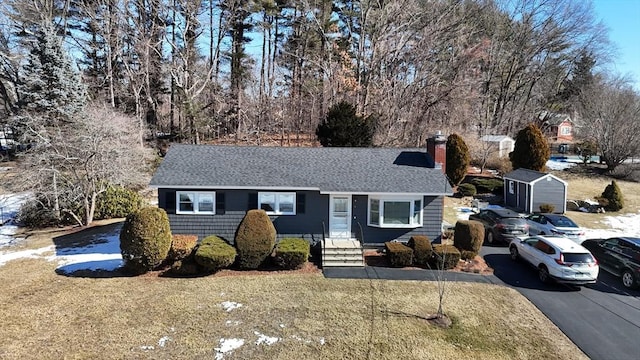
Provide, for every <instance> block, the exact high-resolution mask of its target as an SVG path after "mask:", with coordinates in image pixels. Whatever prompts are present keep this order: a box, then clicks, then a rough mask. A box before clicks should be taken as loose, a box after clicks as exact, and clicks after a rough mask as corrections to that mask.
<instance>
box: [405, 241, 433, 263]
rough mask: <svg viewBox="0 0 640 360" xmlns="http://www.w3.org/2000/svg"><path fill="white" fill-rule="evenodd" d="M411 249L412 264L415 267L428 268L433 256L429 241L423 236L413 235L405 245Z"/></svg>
mask: <svg viewBox="0 0 640 360" xmlns="http://www.w3.org/2000/svg"><path fill="white" fill-rule="evenodd" d="M407 246H409V247H410V248H411V249H413V262H414V263H415V264H416V265H420V266H428V265H429V261H431V256H433V247H431V241H430V240H429V238H428V237H426V236H424V235H414V236H412V237H411V238H410V239H409V242H408V243H407Z"/></svg>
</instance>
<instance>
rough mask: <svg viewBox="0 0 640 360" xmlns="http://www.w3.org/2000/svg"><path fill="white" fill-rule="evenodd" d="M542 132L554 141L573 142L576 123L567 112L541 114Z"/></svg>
mask: <svg viewBox="0 0 640 360" xmlns="http://www.w3.org/2000/svg"><path fill="white" fill-rule="evenodd" d="M540 120H541V122H542V127H541V128H542V132H543V133H544V135H545V136H546V137H547V139H548V140H549V141H550V142H552V143H556V142H573V135H574V128H575V124H574V123H573V121H572V120H571V116H569V115H567V114H554V113H549V112H546V111H545V112H543V113H542V114H540Z"/></svg>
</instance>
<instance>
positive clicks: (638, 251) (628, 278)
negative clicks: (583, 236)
mask: <svg viewBox="0 0 640 360" xmlns="http://www.w3.org/2000/svg"><path fill="white" fill-rule="evenodd" d="M582 245H583V246H584V247H586V248H587V249H589V251H591V253H592V254H593V256H595V257H596V259H598V262H599V263H600V267H602V268H603V269H604V270H606V271H608V272H610V273H612V274H613V275H615V276H619V277H620V278H621V279H622V285H624V287H626V288H628V289H633V288H637V287H638V286H640V238H635V237H616V238H611V239H589V240H585V241H584V242H583V243H582Z"/></svg>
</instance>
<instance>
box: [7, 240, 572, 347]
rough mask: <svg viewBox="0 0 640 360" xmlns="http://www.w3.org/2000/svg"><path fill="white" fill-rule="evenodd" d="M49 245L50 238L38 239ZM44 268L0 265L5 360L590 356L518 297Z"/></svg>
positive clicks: (502, 291)
mask: <svg viewBox="0 0 640 360" xmlns="http://www.w3.org/2000/svg"><path fill="white" fill-rule="evenodd" d="M38 242H39V243H40V244H42V240H40V241H38ZM54 270H55V264H53V263H51V262H47V261H45V260H44V259H19V260H13V261H10V262H7V263H6V264H5V265H4V266H2V267H0V281H2V283H3V284H4V288H3V291H2V292H1V293H0V303H1V304H2V307H1V308H0V319H1V320H0V323H1V325H2V326H0V358H3V359H23V358H38V359H43V358H51V359H59V358H87V359H92V358H101V359H108V358H111V359H115V358H154V359H162V358H166V359H170V358H215V359H223V358H224V359H244V358H252V359H301V358H308V359H364V358H372V359H464V358H477V359H513V358H535V359H543V358H548V359H551V358H554V359H555V358H566V359H571V358H584V356H583V355H582V353H581V352H580V351H579V350H578V349H577V348H576V347H575V346H574V345H573V344H572V343H571V342H570V341H569V340H568V339H567V338H566V336H564V335H563V334H562V332H560V331H559V330H558V329H557V328H556V327H555V326H554V325H553V324H552V323H551V322H550V321H549V320H548V319H547V318H546V317H544V315H542V314H541V313H540V311H538V310H537V309H536V308H535V307H534V306H533V305H532V304H531V303H529V302H528V301H527V300H526V299H525V298H524V297H522V296H521V295H520V294H519V293H518V292H517V291H515V290H513V289H509V288H506V287H501V286H489V285H481V284H468V283H449V285H448V286H449V292H448V294H447V297H446V299H445V312H446V313H447V314H448V315H449V316H450V317H451V318H452V319H453V326H452V328H450V329H446V330H445V329H441V328H439V327H436V326H434V325H431V324H429V323H428V322H427V321H425V319H424V318H425V317H427V316H428V315H430V314H433V313H435V311H436V309H437V305H438V302H437V291H436V283H433V282H412V281H403V282H396V281H369V280H328V279H325V278H324V277H322V275H319V274H300V275H296V274H293V275H292V274H288V275H241V276H225V277H211V276H209V277H201V278H180V279H176V278H162V277H157V276H153V275H146V276H140V277H112V278H78V277H67V276H63V275H57V274H56V272H55V271H54Z"/></svg>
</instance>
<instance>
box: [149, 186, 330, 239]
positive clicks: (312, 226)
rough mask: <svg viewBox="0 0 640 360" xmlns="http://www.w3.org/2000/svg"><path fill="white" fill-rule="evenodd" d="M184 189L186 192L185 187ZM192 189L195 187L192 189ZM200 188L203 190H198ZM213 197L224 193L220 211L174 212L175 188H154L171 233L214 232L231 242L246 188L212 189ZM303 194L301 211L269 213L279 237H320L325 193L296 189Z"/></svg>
mask: <svg viewBox="0 0 640 360" xmlns="http://www.w3.org/2000/svg"><path fill="white" fill-rule="evenodd" d="M184 191H188V189H185V190H184ZM194 191H196V190H194ZM199 191H204V190H199ZM207 191H216V198H218V195H219V194H224V213H223V214H222V213H221V212H220V211H219V210H220V209H218V210H216V215H190V214H176V202H175V197H176V195H175V194H176V190H174V189H162V188H161V189H158V206H159V207H161V208H163V209H165V210H166V211H167V214H168V215H169V222H170V223H171V232H172V233H174V234H195V235H198V238H200V239H202V238H204V237H206V236H209V235H218V236H220V237H222V238H224V239H225V240H227V241H228V242H230V243H233V239H234V237H235V231H236V229H237V228H238V225H239V224H240V221H242V218H243V217H244V215H245V213H246V211H247V210H248V209H249V206H250V203H251V201H250V194H257V193H258V191H250V190H216V189H211V190H207ZM297 194H304V196H305V205H304V214H302V213H300V211H298V214H297V215H295V216H271V220H272V221H273V225H274V226H275V228H276V231H277V232H278V237H279V238H284V237H303V238H304V239H307V240H309V241H311V242H315V241H319V240H321V239H322V231H323V222H324V224H325V226H328V211H327V209H328V206H329V196H328V195H321V194H320V193H319V192H311V191H299V192H297Z"/></svg>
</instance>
